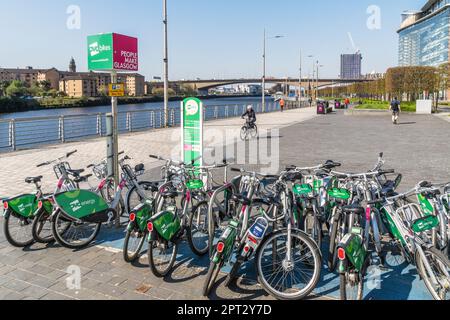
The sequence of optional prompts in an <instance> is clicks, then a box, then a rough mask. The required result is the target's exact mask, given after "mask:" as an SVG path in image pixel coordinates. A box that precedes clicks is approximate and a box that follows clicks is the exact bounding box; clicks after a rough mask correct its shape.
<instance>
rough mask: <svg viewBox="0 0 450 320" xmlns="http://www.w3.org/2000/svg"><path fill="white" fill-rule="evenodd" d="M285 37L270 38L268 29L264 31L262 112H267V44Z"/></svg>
mask: <svg viewBox="0 0 450 320" xmlns="http://www.w3.org/2000/svg"><path fill="white" fill-rule="evenodd" d="M283 37H284V36H280V35H278V36H274V37H268V36H267V34H266V29H264V44H263V76H262V88H261V89H262V112H263V113H264V112H266V42H267V40H270V39H280V38H283Z"/></svg>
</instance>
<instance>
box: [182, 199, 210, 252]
mask: <svg viewBox="0 0 450 320" xmlns="http://www.w3.org/2000/svg"><path fill="white" fill-rule="evenodd" d="M187 239H188V243H189V247H190V248H191V250H192V252H193V253H194V254H196V255H197V256H199V257H201V256H204V255H205V254H207V253H208V250H209V232H208V202H206V201H203V202H200V203H198V204H197V205H195V207H194V208H192V210H191V212H190V214H189V225H188V227H187Z"/></svg>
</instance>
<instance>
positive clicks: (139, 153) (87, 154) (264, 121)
mask: <svg viewBox="0 0 450 320" xmlns="http://www.w3.org/2000/svg"><path fill="white" fill-rule="evenodd" d="M315 116H316V114H315V109H314V110H313V108H306V109H293V110H288V111H285V112H284V113H281V112H277V113H266V114H258V127H259V131H260V132H261V133H262V135H264V132H265V131H267V130H269V129H280V128H283V127H287V126H290V125H292V124H295V123H298V122H303V121H307V120H310V119H312V118H314V117H315ZM243 124H244V120H242V119H241V118H229V119H223V120H214V121H208V122H205V129H204V130H205V147H207V148H208V147H217V145H218V144H219V147H220V144H223V143H222V142H221V141H220V142H219V141H217V137H220V138H221V137H224V136H226V135H227V136H228V137H227V141H232V143H234V141H238V140H240V136H239V134H240V129H241V127H242V125H243ZM180 135H181V132H180V128H179V127H175V128H170V129H156V130H153V131H146V132H141V133H132V134H122V135H120V138H119V150H121V151H125V154H127V155H128V156H129V157H131V158H132V160H131V161H130V163H134V164H139V163H143V164H145V167H146V169H147V170H148V169H152V168H156V167H159V166H160V165H161V162H160V161H155V160H154V159H150V158H149V155H150V154H156V155H160V156H163V157H172V158H175V159H179V157H180V151H179V150H180V141H181V136H180ZM230 138H231V139H230ZM233 140H234V141H233ZM74 150H78V152H77V153H76V154H75V155H74V156H72V157H71V158H70V159H69V160H68V162H69V163H70V165H71V167H72V169H84V168H86V167H87V166H88V165H90V164H97V163H99V162H100V161H102V159H104V158H105V157H106V139H105V138H98V139H93V140H86V141H81V142H73V143H67V144H63V145H61V144H58V145H55V146H47V147H42V148H39V149H31V150H25V151H18V152H11V153H1V154H0V168H2V177H4V183H3V184H2V185H0V199H1V198H5V197H10V196H13V195H16V194H20V193H27V192H33V190H34V185H28V184H26V183H25V182H24V181H25V178H26V177H29V176H41V175H42V176H43V181H42V182H43V183H42V186H43V190H47V191H48V192H51V191H52V190H54V189H55V186H56V185H55V184H56V177H55V174H54V172H53V167H52V166H51V165H50V166H47V167H41V168H37V167H36V166H37V165H38V164H40V163H43V162H46V161H48V160H54V159H56V158H59V157H61V156H63V155H65V154H66V153H68V152H71V151H74ZM86 173H89V172H88V170H86Z"/></svg>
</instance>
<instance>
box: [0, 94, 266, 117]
mask: <svg viewBox="0 0 450 320" xmlns="http://www.w3.org/2000/svg"><path fill="white" fill-rule="evenodd" d="M266 101H267V102H273V98H270V97H267V98H266ZM203 103H204V105H205V107H206V108H208V107H209V106H210V107H215V106H226V105H242V104H253V105H255V104H258V103H261V98H260V97H223V98H212V99H205V100H203ZM180 105H181V101H170V102H169V108H171V109H178V108H180ZM162 108H163V102H148V103H139V104H124V105H119V112H128V111H130V112H131V111H144V110H148V111H151V110H158V109H162ZM108 112H111V106H110V105H105V106H97V107H81V108H60V109H44V110H32V111H25V112H14V113H4V114H0V119H23V118H35V117H36V118H42V117H48V116H51V117H53V116H74V115H86V114H98V113H108Z"/></svg>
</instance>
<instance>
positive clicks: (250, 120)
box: [242, 105, 256, 128]
mask: <svg viewBox="0 0 450 320" xmlns="http://www.w3.org/2000/svg"><path fill="white" fill-rule="evenodd" d="M245 117H247V125H248V127H249V128H253V127H254V125H255V123H256V112H255V110H253V107H252V106H251V105H249V106H247V112H245V113H244V114H243V115H242V119H244V118H245Z"/></svg>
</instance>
